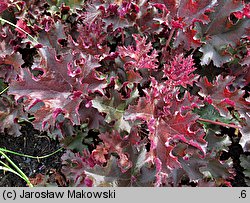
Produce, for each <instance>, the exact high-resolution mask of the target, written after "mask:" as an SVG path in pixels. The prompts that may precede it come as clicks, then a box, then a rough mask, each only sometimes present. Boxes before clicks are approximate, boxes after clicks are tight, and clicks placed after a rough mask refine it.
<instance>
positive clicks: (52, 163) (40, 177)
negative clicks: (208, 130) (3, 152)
mask: <svg viewBox="0 0 250 203" xmlns="http://www.w3.org/2000/svg"><path fill="white" fill-rule="evenodd" d="M224 130H225V129H224ZM226 131H227V132H225V133H227V134H229V135H230V134H231V133H232V134H233V132H230V131H228V130H226ZM21 133H22V135H20V136H19V137H13V136H11V135H7V134H0V147H1V148H6V149H8V150H12V151H15V152H18V153H22V154H27V155H32V156H44V155H47V154H50V153H52V152H54V151H56V150H57V149H58V148H60V143H59V141H58V140H53V139H51V138H50V137H49V136H48V135H46V133H44V132H43V133H41V132H39V131H38V130H35V129H34V128H33V126H32V124H30V123H24V124H22V128H21ZM63 153H64V152H63V151H61V152H58V153H56V154H54V155H52V156H50V157H48V158H45V159H39V160H38V159H31V158H27V157H22V156H17V155H13V154H9V153H8V154H7V155H8V156H9V157H10V158H11V160H12V161H13V162H14V163H15V164H16V165H18V166H19V167H20V169H21V170H22V171H23V172H24V173H25V174H26V175H27V176H28V177H29V178H30V180H31V182H32V183H33V184H34V185H37V186H47V187H48V186H67V182H66V177H65V176H64V175H63V174H62V173H61V168H62V163H61V156H62V154H63ZM241 154H243V150H242V147H241V145H240V144H239V143H238V141H237V140H236V141H234V142H233V143H232V145H231V146H230V147H229V151H228V152H225V153H222V156H221V160H227V159H228V158H230V157H231V158H232V159H233V163H234V169H235V172H236V176H235V178H234V180H231V184H232V186H233V187H246V186H247V185H246V183H245V181H244V178H245V176H244V174H243V168H242V167H241V166H240V160H239V157H240V155H241ZM1 160H2V161H4V159H2V158H1ZM182 184H184V185H188V186H196V184H194V183H190V182H189V181H187V182H186V183H182ZM26 186H27V184H26V182H25V181H24V180H22V179H21V178H19V177H18V176H16V175H15V174H13V173H10V172H3V171H0V187H26Z"/></svg>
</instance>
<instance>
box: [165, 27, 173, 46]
mask: <svg viewBox="0 0 250 203" xmlns="http://www.w3.org/2000/svg"><path fill="white" fill-rule="evenodd" d="M174 32H175V29H172V30H171V31H170V34H169V37H168V40H167V42H166V45H165V47H164V48H165V49H166V50H167V48H168V47H169V45H170V42H171V39H172V38H173V35H174Z"/></svg>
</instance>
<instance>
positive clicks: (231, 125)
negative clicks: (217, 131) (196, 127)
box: [198, 118, 241, 129]
mask: <svg viewBox="0 0 250 203" xmlns="http://www.w3.org/2000/svg"><path fill="white" fill-rule="evenodd" d="M198 120H199V121H203V122H207V123H212V124H215V125H220V126H223V127H229V128H235V129H239V128H241V126H237V125H234V124H227V123H222V122H220V121H212V120H208V119H204V118H199V119H198Z"/></svg>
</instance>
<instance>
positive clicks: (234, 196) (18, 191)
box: [0, 187, 250, 203]
mask: <svg viewBox="0 0 250 203" xmlns="http://www.w3.org/2000/svg"><path fill="white" fill-rule="evenodd" d="M63 199H66V200H67V199H68V200H74V202H82V201H83V200H84V201H85V202H109V203H112V202H119V203H121V202H126V203H130V202H143V203H146V202H150V203H154V202H156V201H162V200H163V201H164V202H165V201H167V202H171V201H175V202H182V201H183V202H192V203H195V202H197V203H198V202H199V203H200V202H201V201H202V203H206V202H209V203H211V202H221V201H223V202H226V203H230V202H234V203H235V202H249V200H250V194H249V189H248V188H42V187H38V188H12V187H10V188H0V200H1V202H8V201H10V200H11V201H13V200H14V201H17V200H18V201H21V202H22V200H23V201H25V202H34V200H35V201H36V203H38V202H43V203H44V200H53V201H55V202H61V201H62V200H63Z"/></svg>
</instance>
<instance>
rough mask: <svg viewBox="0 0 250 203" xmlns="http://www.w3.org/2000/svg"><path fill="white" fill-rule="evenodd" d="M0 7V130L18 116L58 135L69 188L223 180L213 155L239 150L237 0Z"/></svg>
mask: <svg viewBox="0 0 250 203" xmlns="http://www.w3.org/2000/svg"><path fill="white" fill-rule="evenodd" d="M51 2H52V3H51ZM0 13H1V14H0V15H1V18H2V19H5V20H8V21H9V22H11V23H12V24H14V25H15V27H13V25H11V24H9V23H6V22H5V21H2V25H1V27H0V50H1V51H0V64H1V66H0V68H1V69H0V78H1V80H0V87H1V91H2V90H4V89H6V91H5V92H2V93H1V97H0V119H1V123H0V130H1V131H2V132H4V131H6V132H8V133H9V134H12V135H15V136H18V135H20V132H19V129H20V125H19V121H20V120H30V122H32V124H33V125H34V127H35V128H36V129H39V130H40V131H46V132H47V133H48V134H49V135H50V136H52V137H55V138H56V137H57V138H58V139H60V141H61V144H62V146H64V147H65V149H66V152H65V154H64V155H63V156H62V163H63V168H62V172H63V173H64V174H65V176H66V177H67V180H68V182H69V185H70V186H181V185H183V184H184V182H185V181H187V180H188V182H193V183H195V184H196V185H197V186H230V185H231V183H230V180H232V179H234V177H235V173H236V172H235V171H234V169H233V164H232V159H231V158H229V159H226V160H221V159H220V157H221V154H222V152H227V151H228V146H230V144H231V143H232V139H239V143H240V144H241V146H242V148H243V150H244V152H249V151H250V147H249V146H250V100H249V83H250V68H249V67H250V65H249V64H250V58H249V57H250V41H249V40H250V29H249V27H250V20H249V17H250V4H249V3H247V1H241V0H196V1H194V0H178V1H177V0H126V1H122V0H120V1H119V0H114V1H113V0H92V1H91V0H90V1H77V3H73V1H48V2H47V1H45V0H41V1H36V0H31V1H19V0H13V1H8V0H5V1H2V2H1V3H0ZM31 36H32V38H31ZM6 87H7V88H6ZM225 128H229V129H233V133H232V135H228V134H226V133H223V129H225ZM247 160H249V157H247V156H245V155H244V156H243V155H242V156H241V161H242V167H243V168H245V171H246V174H249V173H247V170H248V171H249V164H248V162H249V161H248V162H247ZM248 178H250V177H247V175H246V183H247V184H248V185H249V179H248Z"/></svg>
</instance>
